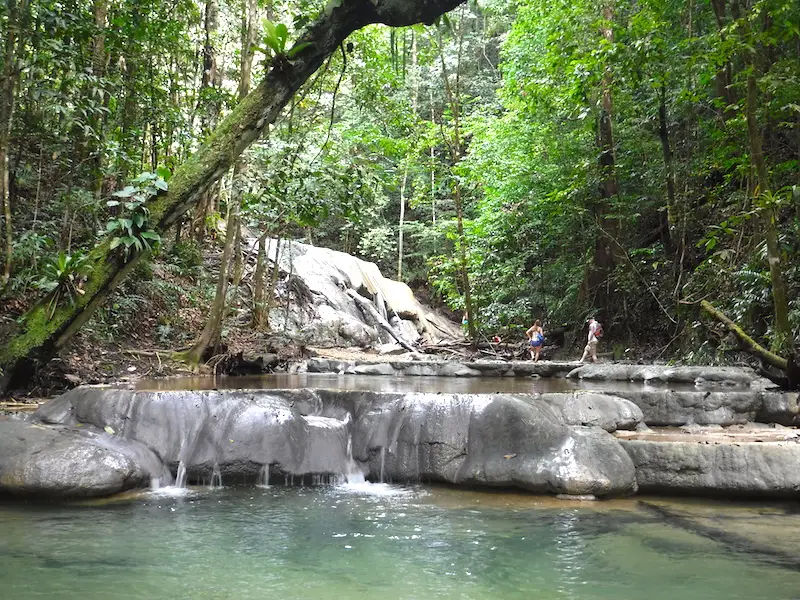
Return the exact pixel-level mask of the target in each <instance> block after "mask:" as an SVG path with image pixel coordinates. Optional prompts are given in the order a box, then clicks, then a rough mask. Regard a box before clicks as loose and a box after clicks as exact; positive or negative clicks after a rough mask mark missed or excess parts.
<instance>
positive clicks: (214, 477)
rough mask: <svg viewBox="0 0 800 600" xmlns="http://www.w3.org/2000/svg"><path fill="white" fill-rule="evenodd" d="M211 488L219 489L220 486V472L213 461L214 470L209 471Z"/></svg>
mask: <svg viewBox="0 0 800 600" xmlns="http://www.w3.org/2000/svg"><path fill="white" fill-rule="evenodd" d="M210 487H211V489H212V490H214V489H219V488H221V487H222V473H221V472H220V470H219V465H218V464H217V463H214V470H213V471H212V472H211V486H210Z"/></svg>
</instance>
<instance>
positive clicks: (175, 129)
mask: <svg viewBox="0 0 800 600" xmlns="http://www.w3.org/2000/svg"><path fill="white" fill-rule="evenodd" d="M328 9H330V7H328ZM323 10H325V7H323V6H322V3H317V2H311V1H310V0H285V1H277V0H258V1H257V2H256V0H229V1H228V2H221V1H220V0H205V1H203V0H176V1H175V2H171V3H164V2H160V1H158V0H121V1H120V2H109V1H108V0H69V1H67V2H54V1H51V0H34V1H31V0H8V2H6V3H4V4H3V5H0V39H2V40H5V42H4V45H3V48H2V49H0V52H2V54H1V55H0V83H2V85H0V92H1V93H2V95H0V167H1V169H0V170H2V175H3V176H2V177H0V196H1V197H2V204H3V213H2V223H3V232H4V234H5V235H4V238H3V239H4V243H3V247H2V251H0V256H2V260H3V265H4V273H5V276H4V279H3V286H4V287H3V299H2V304H1V305H2V311H3V313H4V315H3V319H5V320H7V321H9V322H10V321H13V320H14V319H16V318H17V317H18V316H19V315H20V314H22V313H23V312H24V311H25V310H26V309H27V308H29V307H30V306H31V303H32V302H33V301H34V300H37V299H38V300H41V299H46V300H47V301H49V302H50V303H51V304H52V310H53V311H54V310H55V308H56V305H57V304H58V303H62V302H71V301H73V300H74V298H75V297H77V296H78V295H80V294H81V293H82V287H81V286H82V283H81V282H82V280H83V278H85V277H86V273H84V272H83V271H82V268H83V267H82V265H83V264H84V263H83V258H82V257H83V256H85V255H86V253H88V252H90V251H91V249H92V248H94V247H95V245H96V244H98V243H100V242H105V243H110V244H111V245H114V246H118V247H119V251H120V252H121V253H123V254H125V256H126V257H127V255H128V254H131V253H135V254H138V253H142V252H154V253H155V254H156V260H157V261H159V263H160V264H163V265H166V266H167V269H168V270H170V269H172V270H173V271H175V270H177V271H181V272H183V271H184V270H185V271H186V273H187V277H189V278H190V280H192V281H195V280H196V281H200V280H203V276H201V275H199V274H198V273H197V270H198V269H200V259H201V257H202V254H203V251H204V250H205V251H206V252H208V251H209V250H213V249H215V248H218V245H219V244H221V243H222V242H223V240H224V239H226V237H227V238H228V239H232V240H233V239H234V237H229V236H235V239H236V245H235V247H232V248H231V249H230V253H231V267H230V268H231V278H232V280H233V281H234V282H236V276H235V273H234V272H235V271H236V269H237V267H236V265H237V261H238V262H239V263H240V262H241V260H242V256H243V253H244V252H245V250H246V244H245V243H244V242H243V241H242V240H243V239H244V238H247V237H250V238H252V239H253V240H257V239H258V238H263V237H264V236H270V237H277V238H282V239H286V238H295V239H301V240H303V241H307V242H309V243H313V244H317V245H325V246H329V247H333V248H336V249H340V250H343V251H345V252H350V253H353V254H356V255H359V256H361V257H363V258H365V259H367V260H373V261H375V262H377V263H378V264H379V266H380V267H381V269H382V270H383V272H384V274H386V275H388V276H392V277H397V278H400V279H403V280H405V281H407V282H408V283H410V284H411V285H412V286H413V287H415V288H416V289H419V290H422V289H424V288H429V289H430V295H432V296H433V297H434V298H435V299H436V298H438V299H439V300H440V301H441V302H442V303H443V304H447V305H448V306H449V307H450V308H451V309H452V310H453V311H458V312H459V313H460V312H462V311H465V310H466V311H468V312H469V313H470V316H471V318H470V325H471V326H473V327H476V330H475V331H474V332H473V334H474V335H482V334H485V333H490V332H491V333H495V332H509V333H512V334H513V333H514V332H519V331H520V330H524V329H525V328H527V325H529V324H530V322H531V321H532V319H534V318H542V319H544V320H545V321H546V322H547V323H549V324H550V325H556V324H562V323H570V324H578V323H581V322H582V320H583V319H584V318H585V317H586V316H588V315H589V314H594V315H598V316H599V318H600V319H601V320H602V321H603V322H604V324H605V327H606V330H607V331H608V334H609V336H610V337H611V338H612V339H616V340H618V341H619V342H621V343H623V342H630V341H637V340H638V341H640V342H642V343H643V345H646V346H650V347H652V348H653V349H655V352H654V354H655V353H660V352H664V351H665V350H666V349H667V348H668V346H669V344H670V343H674V341H675V340H676V339H679V340H682V343H681V344H675V345H674V346H673V347H672V350H677V349H678V347H681V348H683V349H684V350H687V351H691V352H693V353H694V356H695V357H696V358H697V359H700V358H709V356H706V355H705V354H703V353H704V352H705V348H706V345H704V344H705V342H706V339H707V337H708V334H707V332H705V331H703V332H701V333H699V334H698V335H697V336H695V333H694V332H696V331H698V327H697V322H698V318H699V317H698V312H697V309H696V303H697V302H699V301H700V300H702V299H710V300H713V301H714V302H715V304H717V305H718V306H719V307H720V308H721V309H722V310H723V311H724V312H725V313H726V314H727V315H729V316H730V317H731V318H732V319H733V320H734V321H736V322H737V323H739V324H740V325H742V326H743V327H744V328H745V329H746V330H748V331H750V332H752V333H754V334H755V336H756V337H760V338H761V339H764V340H766V342H767V345H769V346H771V347H772V348H773V349H775V350H777V351H781V350H783V349H785V348H786V347H787V346H788V345H789V343H790V341H791V340H792V339H793V338H794V339H798V337H800V299H798V289H800V261H798V260H797V257H798V251H800V194H799V193H798V187H797V186H798V185H800V175H799V174H800V162H799V161H800V5H798V3H797V2H795V1H794V0H703V1H700V2H697V1H695V0H666V1H661V0H658V1H657V0H637V1H636V2H633V1H631V0H569V1H568V2H551V1H549V0H482V1H479V2H475V1H472V2H469V3H467V4H464V5H462V6H460V7H459V8H457V9H456V10H454V11H452V12H451V13H450V14H449V15H448V17H447V18H444V19H440V20H439V21H438V22H437V23H436V24H434V25H431V26H421V25H418V26H413V27H403V28H396V29H390V28H387V27H383V26H371V27H368V28H365V29H363V30H360V31H357V32H356V33H354V34H353V35H351V36H350V38H349V39H348V41H347V42H346V43H345V44H344V45H342V47H341V48H340V51H339V52H337V53H335V54H334V55H332V56H331V57H330V59H329V60H328V61H327V62H326V63H325V64H324V65H323V67H322V68H321V69H320V70H319V71H318V72H317V74H316V75H315V76H314V77H312V79H311V80H310V81H309V82H308V83H306V84H305V85H304V86H303V87H302V88H301V90H300V92H299V94H297V95H296V96H295V98H294V99H293V100H292V102H291V103H290V104H289V105H288V106H287V107H286V108H285V109H284V110H283V112H282V113H281V116H280V118H279V119H278V121H277V122H276V123H275V124H274V125H273V126H271V127H269V128H268V130H267V131H266V132H265V133H264V134H263V135H262V136H261V137H260V138H259V139H258V140H257V141H256V142H255V143H254V144H253V145H252V146H251V147H250V148H249V149H248V150H247V151H246V152H245V154H244V155H243V157H242V158H241V160H240V161H239V162H237V165H236V167H235V168H233V169H231V172H230V173H229V174H227V175H225V176H223V177H222V179H221V183H220V184H218V185H215V186H213V187H212V188H211V189H210V190H209V191H208V192H207V193H206V196H204V200H203V201H202V202H201V203H199V205H198V206H197V207H196V208H195V209H193V211H192V213H191V214H190V215H189V216H188V217H187V218H185V219H182V220H181V221H180V222H178V223H177V224H176V225H175V227H174V233H173V234H171V235H170V236H166V235H163V232H162V233H161V234H159V233H157V232H156V231H154V230H153V229H152V227H151V223H150V221H149V213H148V210H147V208H146V206H145V203H146V202H147V200H148V199H149V198H151V197H153V196H154V195H156V194H158V193H159V191H163V190H165V189H167V187H168V183H167V179H168V176H169V173H170V172H171V171H174V170H175V168H176V167H177V166H178V165H181V164H183V163H184V162H185V161H186V160H187V158H188V157H189V156H190V155H191V154H192V153H193V152H194V151H195V150H196V149H197V148H198V146H199V145H200V144H201V143H202V142H203V141H204V140H205V139H207V138H208V136H209V135H210V134H211V132H212V131H213V129H214V127H215V126H216V124H217V123H219V122H220V120H221V119H222V118H223V117H224V116H225V115H226V114H228V113H229V112H230V111H231V110H232V108H233V107H234V106H236V104H237V102H239V99H240V98H241V97H243V94H242V92H243V91H244V92H245V93H246V91H247V90H248V89H249V80H250V70H251V69H252V72H253V75H252V77H253V80H258V79H260V78H262V77H263V75H264V74H265V73H266V72H267V70H268V69H269V68H270V67H271V66H272V65H273V64H274V61H277V60H284V61H287V60H291V59H292V58H294V56H295V55H297V54H302V52H303V50H305V48H298V47H295V49H294V50H292V51H290V50H289V46H290V44H289V43H288V40H290V39H292V40H293V39H297V38H298V36H299V34H300V32H302V30H303V28H304V27H305V26H306V25H307V24H308V23H309V22H310V21H311V19H312V18H313V16H314V15H316V14H318V13H320V11H323ZM254 17H256V18H254ZM254 28H255V30H254ZM251 42H252V43H251ZM245 71H246V77H245ZM245 79H246V80H247V82H248V83H247V87H245V88H244V89H243V88H242V85H243V82H244V81H245ZM224 223H227V224H228V225H229V226H228V227H227V228H226V227H223V224H224ZM225 229H227V231H224V230H225ZM255 247H256V248H257V247H258V244H255ZM258 254H259V257H258V260H259V261H261V260H262V257H261V255H260V253H258ZM188 255H191V259H187V258H186V256H188ZM189 263H191V264H190V265H189ZM187 265H188V266H187ZM227 268H228V267H227V266H226V269H227ZM190 272H191V274H189V273H190ZM256 272H257V277H259V278H261V279H260V280H259V281H257V282H256V283H255V285H256V287H257V288H258V289H257V292H256V293H255V300H254V301H253V303H254V305H253V307H252V308H253V309H256V306H255V305H256V304H257V303H261V304H263V303H265V302H266V303H267V304H268V303H269V300H266V301H265V300H264V298H263V294H264V293H265V291H264V290H268V289H269V288H270V278H271V275H270V274H269V272H268V269H267V268H266V267H264V266H263V265H262V268H261V270H260V271H258V270H257V271H256ZM227 273H228V271H227V270H226V271H225V277H226V279H227V276H228V275H227ZM147 284H148V285H150V288H152V289H159V287H158V286H159V285H162V284H161V283H159V279H158V277H155V278H153V280H152V281H149V282H147ZM259 286H260V287H259ZM234 287H235V286H234ZM207 288H208V286H207V285H206V288H204V291H203V293H202V294H198V296H197V297H196V298H194V299H193V300H192V302H195V303H197V302H210V301H211V300H210V298H209V297H208V296H209V294H208V289H207ZM223 291H225V290H223ZM126 293H131V292H130V290H128V291H127V292H126V291H125V290H123V291H122V292H120V294H123V295H124V294H126ZM176 293H177V292H175V290H170V291H169V292H168V293H167V292H165V294H167V296H164V297H165V298H166V297H169V298H174V297H176V296H175V295H176ZM226 293H227V292H226ZM259 294H261V295H262V296H259ZM223 296H225V294H223ZM170 303H171V304H169V306H173V305H174V302H173V301H172V300H170ZM120 304H124V302H122V303H120V302H117V301H115V302H114V303H113V305H114V306H119V305H120ZM132 306H133V305H132ZM109 310H112V309H109ZM135 310H136V309H135V308H132V309H131V315H132V314H133V312H135ZM106 317H107V315H106ZM106 317H104V316H103V315H102V314H101V315H100V317H98V318H100V319H101V320H102V319H103V318H106ZM253 324H254V326H255V327H259V328H263V327H264V326H268V324H267V323H266V322H265V321H264V320H263V319H260V318H254V319H253ZM2 329H3V324H2V323H0V330H2Z"/></svg>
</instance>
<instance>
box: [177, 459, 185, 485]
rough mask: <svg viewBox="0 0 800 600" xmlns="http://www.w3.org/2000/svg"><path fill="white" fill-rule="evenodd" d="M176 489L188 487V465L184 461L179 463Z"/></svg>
mask: <svg viewBox="0 0 800 600" xmlns="http://www.w3.org/2000/svg"><path fill="white" fill-rule="evenodd" d="M175 487H179V488H185V487H186V465H185V464H184V463H183V461H180V462H178V472H177V474H176V475H175Z"/></svg>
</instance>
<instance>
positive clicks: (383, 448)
mask: <svg viewBox="0 0 800 600" xmlns="http://www.w3.org/2000/svg"><path fill="white" fill-rule="evenodd" d="M385 464H386V446H381V483H383V473H384V466H385Z"/></svg>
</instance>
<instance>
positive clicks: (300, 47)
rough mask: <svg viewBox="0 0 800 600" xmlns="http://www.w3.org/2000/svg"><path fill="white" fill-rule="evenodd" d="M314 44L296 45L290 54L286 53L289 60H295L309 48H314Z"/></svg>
mask: <svg viewBox="0 0 800 600" xmlns="http://www.w3.org/2000/svg"><path fill="white" fill-rule="evenodd" d="M313 45H314V43H313V42H303V43H302V44H295V45H294V46H293V47H292V48H291V50H289V52H287V53H286V56H288V57H289V58H294V57H295V56H297V55H298V54H300V53H301V52H302V51H303V50H305V49H306V48H308V47H309V46H313Z"/></svg>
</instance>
